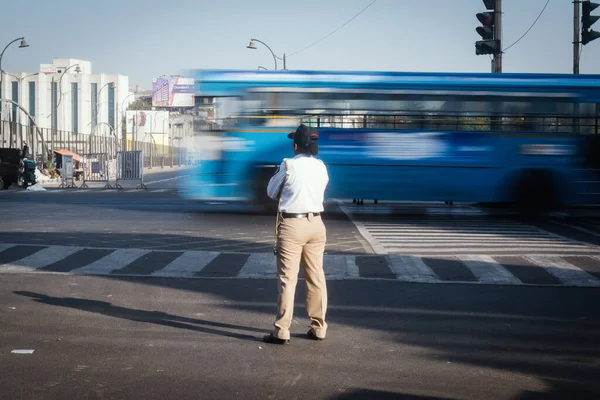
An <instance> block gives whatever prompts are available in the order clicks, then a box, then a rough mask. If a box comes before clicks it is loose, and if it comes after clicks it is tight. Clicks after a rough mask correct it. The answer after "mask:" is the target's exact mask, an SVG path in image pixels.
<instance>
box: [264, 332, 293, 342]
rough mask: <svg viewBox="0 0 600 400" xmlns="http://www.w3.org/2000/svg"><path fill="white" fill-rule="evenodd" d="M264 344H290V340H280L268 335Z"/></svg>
mask: <svg viewBox="0 0 600 400" xmlns="http://www.w3.org/2000/svg"><path fill="white" fill-rule="evenodd" d="M263 342H265V343H271V344H290V341H289V339H279V338H276V337H275V336H273V334H272V333H271V334H268V335H267V336H265V337H263Z"/></svg>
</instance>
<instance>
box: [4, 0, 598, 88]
mask: <svg viewBox="0 0 600 400" xmlns="http://www.w3.org/2000/svg"><path fill="white" fill-rule="evenodd" d="M370 2H371V0H302V1H292V0H252V1H249V0H213V1H204V0H179V1H173V2H165V1H158V0H103V1H98V0H95V1H89V0H79V1H66V0H54V1H41V0H13V1H7V2H3V3H4V4H3V6H2V12H1V13H0V26H1V27H2V29H1V30H0V51H1V48H4V46H5V45H6V43H8V42H9V41H11V40H12V39H14V38H16V37H20V36H25V37H26V39H27V41H28V42H29V43H30V45H31V47H29V48H27V49H18V46H16V45H13V46H11V47H10V48H9V50H7V51H6V53H5V55H4V58H3V62H2V67H3V69H4V70H5V71H9V72H11V71H28V72H35V71H38V70H39V64H43V63H50V62H51V61H52V58H54V57H59V58H79V59H83V60H89V61H91V62H92V67H93V72H94V73H100V72H104V73H120V74H123V75H127V76H129V77H130V83H131V85H132V86H133V85H134V84H138V85H140V86H141V87H143V88H145V89H149V88H151V80H152V78H153V77H157V76H160V75H172V74H178V73H180V72H181V70H183V69H195V68H227V69H256V68H257V67H258V66H259V65H261V66H264V67H266V68H269V69H272V68H273V58H272V56H271V54H270V53H269V51H268V50H267V49H266V48H264V47H263V46H261V45H260V44H259V45H258V50H249V49H246V45H247V44H248V42H249V39H250V38H251V37H255V38H257V39H260V40H262V41H264V42H266V43H267V44H268V45H269V46H270V47H271V48H272V49H273V51H274V52H275V53H276V54H278V55H280V56H281V55H283V53H287V54H291V53H293V52H295V51H297V50H300V49H302V48H303V47H305V46H307V45H309V44H311V43H312V42H314V41H316V40H319V39H320V38H322V37H323V36H325V35H327V34H328V33H330V32H331V31H332V30H334V29H335V28H336V27H338V26H339V25H341V24H343V23H344V22H346V21H347V20H348V19H349V18H351V17H352V16H353V15H354V14H356V13H357V12H358V11H360V10H361V9H362V8H364V7H365V6H367V5H368V4H369V3H370ZM545 3H546V0H504V2H503V8H504V10H503V11H504V20H503V21H504V22H503V25H504V26H503V31H504V47H507V46H508V45H510V44H511V43H513V42H514V41H515V40H516V39H518V38H519V37H520V36H521V35H522V34H523V33H524V32H525V31H526V30H527V29H528V28H529V26H530V25H531V24H532V22H533V21H534V20H535V18H536V17H537V15H538V14H539V12H540V11H541V9H542V7H543V6H544V4H545ZM482 11H485V7H484V6H483V2H482V1H481V0H378V1H377V2H376V3H375V4H373V6H371V7H370V8H369V9H368V10H366V11H365V12H364V13H363V14H361V15H360V16H359V17H358V18H356V19H355V20H354V21H352V22H351V23H350V24H348V25H346V26H345V27H344V28H343V29H341V30H340V31H338V32H337V33H335V34H334V35H332V36H331V37H329V38H328V39H327V40H325V41H323V42H321V43H319V44H317V45H315V46H313V47H311V48H309V49H307V50H305V51H303V52H301V53H299V54H296V55H293V56H290V57H289V58H288V65H287V66H288V69H316V70H378V71H442V72H443V71H452V72H454V71H458V72H462V71H476V72H489V71H490V59H489V57H488V56H476V55H475V48H474V42H475V41H476V40H479V35H477V33H476V32H475V28H476V27H477V26H478V24H479V22H478V21H477V19H476V18H475V14H476V13H477V12H482ZM595 14H598V15H600V9H597V10H596V11H595ZM595 28H596V30H599V31H600V22H598V23H597V27H596V26H595ZM572 41H573V4H572V0H551V1H550V4H549V5H548V8H547V9H546V11H545V13H544V15H543V16H542V17H541V18H540V20H539V21H538V23H537V25H536V26H535V27H534V28H533V29H532V30H531V32H530V33H529V34H528V35H527V36H526V37H525V38H524V39H523V40H522V41H521V42H519V43H518V44H517V45H516V46H514V47H513V48H511V49H509V50H508V52H507V53H506V54H505V55H504V71H505V72H558V73H571V72H572V62H573V48H572ZM280 68H281V64H280ZM581 73H582V74H583V73H600V39H598V40H596V41H595V42H592V43H590V44H588V45H587V46H584V49H583V54H582V60H581Z"/></svg>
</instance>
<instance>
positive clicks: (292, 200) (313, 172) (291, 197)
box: [267, 154, 329, 213]
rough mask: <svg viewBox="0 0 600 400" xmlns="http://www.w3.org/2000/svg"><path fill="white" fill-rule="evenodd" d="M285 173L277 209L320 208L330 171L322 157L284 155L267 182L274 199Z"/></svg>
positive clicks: (268, 189)
mask: <svg viewBox="0 0 600 400" xmlns="http://www.w3.org/2000/svg"><path fill="white" fill-rule="evenodd" d="M286 161H287V165H288V168H287V170H286V167H285V164H286ZM286 175H287V180H286V181H285V184H284V186H283V191H282V192H281V203H280V204H279V211H280V212H287V213H308V212H322V211H323V198H324V196H325V188H326V187H327V184H328V183H329V175H328V174H327V168H326V167H325V164H324V163H323V161H321V160H318V159H316V158H314V157H312V156H307V155H304V154H299V155H297V156H296V157H294V158H291V159H284V161H283V162H282V163H281V165H280V166H279V169H278V170H277V172H276V173H275V175H273V177H272V178H271V180H270V181H269V185H268V186H267V194H268V195H269V197H270V198H272V199H274V200H277V196H278V194H279V189H280V187H281V185H282V183H283V182H284V179H285V177H286Z"/></svg>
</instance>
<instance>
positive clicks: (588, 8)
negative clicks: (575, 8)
mask: <svg viewBox="0 0 600 400" xmlns="http://www.w3.org/2000/svg"><path fill="white" fill-rule="evenodd" d="M598 6H600V4H598V3H592V2H591V1H589V0H588V1H583V2H582V3H581V8H582V16H581V44H583V45H586V44H588V43H589V42H591V41H592V40H596V39H598V38H600V32H596V31H594V30H592V29H590V28H591V27H592V25H594V23H595V22H596V21H598V20H599V19H600V16H598V15H591V13H592V11H594V10H595V9H596V8H598Z"/></svg>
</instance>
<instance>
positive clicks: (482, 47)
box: [475, 0, 501, 56]
mask: <svg viewBox="0 0 600 400" xmlns="http://www.w3.org/2000/svg"><path fill="white" fill-rule="evenodd" d="M494 3H495V0H483V4H484V5H485V8H486V9H487V10H491V11H490V12H482V13H477V15H476V17H477V19H478V20H479V22H481V26H478V27H477V28H476V29H475V30H476V31H477V33H478V34H479V36H481V38H482V39H483V40H479V41H477V42H475V54H477V55H478V56H479V55H482V54H499V53H501V49H500V40H499V39H498V38H496V36H495V34H494V31H495V26H496V13H495V7H494Z"/></svg>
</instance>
